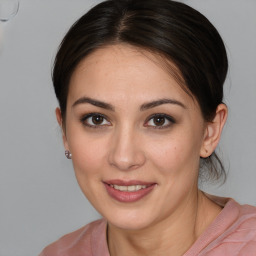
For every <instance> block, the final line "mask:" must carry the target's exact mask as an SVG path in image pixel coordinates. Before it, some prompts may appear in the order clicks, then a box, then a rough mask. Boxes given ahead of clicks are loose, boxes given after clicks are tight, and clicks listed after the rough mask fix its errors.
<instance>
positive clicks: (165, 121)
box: [145, 114, 175, 129]
mask: <svg viewBox="0 0 256 256" xmlns="http://www.w3.org/2000/svg"><path fill="white" fill-rule="evenodd" d="M174 123H175V120H174V119H173V118H172V117H171V116H169V115H166V114H154V115H153V116H151V117H150V118H149V119H148V121H147V122H146V125H145V126H149V127H153V128H159V129H161V128H167V127H169V126H171V125H172V124H174Z"/></svg>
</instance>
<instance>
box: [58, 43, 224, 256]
mask: <svg viewBox="0 0 256 256" xmlns="http://www.w3.org/2000/svg"><path fill="white" fill-rule="evenodd" d="M160 61H161V60H160V58H159V57H157V56H154V55H153V54H151V53H148V52H146V51H143V50H141V49H140V50H138V49H137V48H135V47H132V46H128V45H114V46H108V47H105V48H102V49H99V50H97V51H95V52H94V53H92V54H91V55H89V56H88V57H86V58H85V59H84V60H83V61H82V62H81V63H80V64H79V66H78V67H77V68H76V70H75V72H74V74H73V76H72V78H71V81H70V88H69V94H68V101H67V112H66V123H65V124H64V125H65V129H64V128H63V141H64V146H65V149H67V150H69V151H70V152H71V153H72V161H73V166H74V170H75V174H76V177H77V180H78V183H79V185H80V188H81V190H82V191H83V193H84V194H85V196H86V197H87V198H88V200H89V201H90V202H91V203H92V205H93V206H94V207H95V208H96V209H97V210H98V212H99V213H100V214H101V215H102V216H103V217H105V218H106V219H107V221H108V245H109V251H110V254H111V256H126V255H127V256H128V255H129V256H130V255H134V256H141V255H143V256H145V255H151V256H154V255H157V256H162V255H163V256H166V255H177V256H178V255H183V254H184V253H185V252H186V251H187V250H188V249H189V248H190V247H191V245H192V244H193V243H194V242H195V241H196V239H197V238H198V237H199V236H200V234H202V232H203V231H204V230H205V229H206V228H207V227H208V226H209V224H210V223H211V222H212V221H213V220H214V218H216V216H217V215H218V213H219V212H220V211H221V208H220V207H219V206H218V205H217V204H215V203H213V202H212V201H211V200H210V199H208V198H207V197H206V196H205V195H204V194H203V193H202V192H200V191H199V190H198V186H197V180H198V170H199V161H200V157H207V156H209V155H211V154H212V152H213V151H214V149H215V148H216V146H217V145H218V142H219V139H220V135H221V131H222V128H223V126H224V123H225V121H226V118H227V108H226V106H225V105H224V104H220V105H219V106H218V108H217V109H216V116H215V118H214V119H213V120H212V122H209V123H208V122H206V121H205V120H204V118H203V116H202V113H201V110H200V107H199V105H198V103H197V102H196V100H195V99H192V98H191V97H190V96H189V95H188V94H187V93H186V92H185V91H184V90H183V89H182V88H181V87H180V85H179V84H178V83H177V81H176V80H175V79H174V78H172V77H171V76H170V74H169V73H168V72H166V70H165V69H164V68H163V67H162V66H161V65H160ZM56 116H57V120H58V122H59V124H60V125H63V123H62V117H61V112H60V109H57V110H56ZM116 180H117V181H116ZM120 180H121V181H122V182H123V183H124V184H129V182H131V181H132V182H134V181H136V182H137V183H138V184H137V185H141V184H144V183H149V184H151V185H150V186H151V187H152V190H151V191H150V193H148V194H147V195H145V196H142V197H141V198H139V199H138V200H136V201H132V202H130V201H125V200H117V199H116V198H115V197H113V196H112V195H111V194H110V193H109V192H108V190H109V187H110V185H116V184H115V182H117V183H118V182H120ZM110 183H111V184H110ZM112 183H113V184H112ZM117 185H118V184H117ZM128 186H129V185H127V186H126V187H127V189H128ZM118 189H119V188H118ZM118 189H117V190H118ZM131 189H134V188H131ZM113 190H114V189H113ZM116 192H117V194H118V193H119V192H118V191H116Z"/></svg>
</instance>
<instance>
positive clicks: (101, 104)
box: [72, 97, 115, 111]
mask: <svg viewBox="0 0 256 256" xmlns="http://www.w3.org/2000/svg"><path fill="white" fill-rule="evenodd" d="M85 103H89V104H91V105H93V106H96V107H99V108H104V109H107V110H111V111H115V108H114V106H112V105H111V104H109V103H106V102H103V101H99V100H95V99H92V98H88V97H82V98H80V99H78V100H77V101H75V103H74V104H73V105H72V107H75V106H77V105H79V104H85Z"/></svg>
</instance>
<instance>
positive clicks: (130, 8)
mask: <svg viewBox="0 0 256 256" xmlns="http://www.w3.org/2000/svg"><path fill="white" fill-rule="evenodd" d="M118 43H126V44H130V45H133V46H136V47H139V48H142V49H145V50H148V51H150V52H152V53H155V54H158V55H160V56H162V57H163V58H164V59H166V60H167V61H169V62H170V63H173V64H174V65H175V67H176V68H177V69H178V72H179V73H180V75H181V77H182V79H180V84H182V87H183V88H184V89H185V90H186V91H187V92H188V93H189V94H191V95H192V96H193V97H194V98H195V99H196V100H197V101H198V104H199V106H200V109H201V112H202V115H203V117H204V119H205V120H206V121H211V120H212V118H213V117H214V116H215V112H216V108H217V106H218V105H219V104H220V103H222V100H223V84H224V81H225V78H226V74H227V69H228V60H227V54H226V50H225V46H224V43H223V41H222V39H221V37H220V35H219V33H218V31H217V30H216V29H215V27H214V26H213V25H212V24H211V23H210V22H209V21H208V19H207V18H206V17H205V16H203V15H202V14H201V13H199V12H198V11H196V10H195V9H193V8H191V7H189V6H187V5H185V4H183V3H180V2H176V1H171V0H107V1H104V2H102V3H100V4H98V5H96V6H95V7H94V8H92V9H91V10H90V11H89V12H87V13H86V14H85V15H84V16H82V17H81V18H80V19H79V20H78V21H77V22H76V23H75V24H74V25H73V26H72V27H71V28H70V30H69V31H68V33H67V34H66V36H65V37H64V39H63V41H62V43H61V45H60V48H59V50H58V53H57V55H56V59H55V63H54V68H53V75H52V78H53V84H54V89H55V93H56V96H57V99H58V101H59V105H60V109H61V113H62V117H63V120H64V122H65V114H66V104H67V95H68V89H69V82H70V78H71V76H72V74H73V72H74V70H75V68H76V67H77V65H78V64H79V63H80V61H81V60H82V59H84V58H85V57H86V56H88V55H89V54H90V53H92V52H93V51H95V50H96V49H98V48H101V47H104V46H106V45H111V44H118ZM169 69H170V73H172V74H175V73H177V72H176V71H175V70H174V69H173V66H172V65H169ZM214 158H215V159H214ZM213 160H214V161H213ZM204 163H205V166H206V167H207V168H208V169H209V172H208V173H209V175H210V177H213V178H216V179H218V178H220V176H222V174H223V176H225V171H224V168H223V165H222V163H221V161H220V160H219V158H218V157H217V155H216V154H215V153H213V154H212V155H211V156H210V157H209V158H207V159H204Z"/></svg>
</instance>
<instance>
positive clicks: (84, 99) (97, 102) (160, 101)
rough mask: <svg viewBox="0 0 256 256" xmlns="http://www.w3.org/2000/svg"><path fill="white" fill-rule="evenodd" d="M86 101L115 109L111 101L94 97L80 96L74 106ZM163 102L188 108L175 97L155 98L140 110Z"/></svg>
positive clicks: (97, 105)
mask: <svg viewBox="0 0 256 256" xmlns="http://www.w3.org/2000/svg"><path fill="white" fill-rule="evenodd" d="M86 103H88V104H91V105H93V106H96V107H100V108H104V109H107V110H111V111H115V107H114V106H113V105H111V104H109V103H106V102H103V101H99V100H95V99H92V98H89V97H82V98H79V99H78V100H76V101H75V102H74V104H73V105H72V107H75V106H77V105H79V104H86ZM163 104H174V105H178V106H180V107H182V108H184V109H186V106H185V105H184V104H183V103H181V102H180V101H177V100H174V99H159V100H155V101H151V102H148V103H144V104H142V105H141V107H140V111H145V110H147V109H151V108H154V107H158V106H160V105H163Z"/></svg>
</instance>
